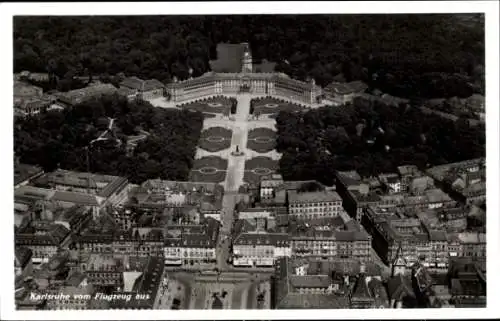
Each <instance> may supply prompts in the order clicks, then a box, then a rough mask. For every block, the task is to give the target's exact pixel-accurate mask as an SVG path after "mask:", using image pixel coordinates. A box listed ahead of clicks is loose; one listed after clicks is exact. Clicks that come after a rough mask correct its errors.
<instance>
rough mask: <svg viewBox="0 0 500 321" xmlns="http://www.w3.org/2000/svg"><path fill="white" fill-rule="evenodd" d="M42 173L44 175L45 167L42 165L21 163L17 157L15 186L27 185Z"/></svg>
mask: <svg viewBox="0 0 500 321" xmlns="http://www.w3.org/2000/svg"><path fill="white" fill-rule="evenodd" d="M41 175H43V169H42V168H41V167H39V166H35V165H28V164H21V163H19V161H18V159H17V158H16V161H15V163H14V188H18V187H20V186H25V185H27V184H29V183H30V182H31V181H32V180H35V179H36V178H38V177H40V176H41Z"/></svg>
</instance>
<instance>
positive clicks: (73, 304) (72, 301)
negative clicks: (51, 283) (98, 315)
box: [46, 285, 94, 310]
mask: <svg viewBox="0 0 500 321" xmlns="http://www.w3.org/2000/svg"><path fill="white" fill-rule="evenodd" d="M46 293H47V294H54V295H57V294H59V293H63V294H64V297H62V298H61V299H60V300H47V310H86V309H88V304H89V302H90V299H91V297H92V296H93V294H94V288H93V286H92V285H87V286H85V287H76V286H70V285H65V286H62V287H57V288H53V289H51V290H49V291H46Z"/></svg>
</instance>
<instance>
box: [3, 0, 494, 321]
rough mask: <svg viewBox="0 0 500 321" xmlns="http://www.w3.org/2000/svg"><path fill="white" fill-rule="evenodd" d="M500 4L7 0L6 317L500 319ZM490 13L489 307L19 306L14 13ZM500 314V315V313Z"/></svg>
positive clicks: (4, 239)
mask: <svg viewBox="0 0 500 321" xmlns="http://www.w3.org/2000/svg"><path fill="white" fill-rule="evenodd" d="M498 11H499V6H498V2H497V1H467V2H466V1H442V2H431V1H423V2H402V1H398V2H382V1H380V2H374V1H373V2H355V3H353V2H333V1H330V2H265V3H263V2H260V3H259V2H204V3H203V2H198V3H195V4H193V3H186V2H183V3H159V2H158V3H22V4H19V3H18V4H14V3H3V4H0V43H1V44H2V45H3V46H4V49H3V50H2V51H1V52H2V59H1V63H0V66H1V67H0V68H1V69H0V72H1V74H0V80H1V86H0V90H1V92H2V95H1V96H0V97H1V98H0V99H1V100H2V106H1V113H2V117H1V118H0V121H2V123H3V124H2V126H0V131H1V132H2V135H1V137H2V139H1V143H0V144H1V147H2V151H3V152H4V154H5V155H6V157H4V158H2V166H1V171H2V176H1V177H2V185H1V189H2V190H1V191H2V193H1V195H2V200H3V203H2V205H3V208H4V209H5V210H4V211H3V212H4V213H3V214H2V215H3V221H2V224H1V226H0V228H1V229H2V232H1V233H0V237H1V238H2V242H1V244H2V245H3V248H2V254H3V255H2V258H3V262H2V265H1V272H2V274H1V275H2V281H1V284H2V287H1V290H0V291H1V299H0V304H1V305H0V313H1V315H0V319H9V320H10V319H38V320H40V319H52V320H61V319H75V320H78V319H92V320H106V319H122V320H130V319H177V320H184V319H233V320H234V319H247V320H250V319H259V320H263V319H264V320H265V319H307V318H314V319H332V318H339V319H340V318H344V319H356V318H363V319H374V318H399V319H421V318H426V319H434V318H445V319H448V318H458V319H463V318H482V317H485V318H486V317H489V318H493V317H498V316H499V313H498V312H496V311H495V305H496V304H498V302H500V296H499V290H498V286H497V285H498V284H499V277H498V274H497V273H496V272H497V268H498V265H497V263H498V251H499V244H500V238H499V233H498V228H499V227H500V220H499V218H498V209H499V206H498V199H499V197H498V196H499V189H498V182H499V178H500V177H499V172H498V166H499V164H500V160H499V153H498V149H499V139H498V138H499V137H498V135H499V132H498V128H499V127H498V120H499V112H498V108H499V99H498V89H499V88H500V85H499V83H498V70H499V65H498V57H499V52H498V39H499V33H498V30H499V24H498V19H499V18H498V17H499V15H498ZM459 12H484V13H486V39H487V40H486V61H487V62H486V70H487V73H486V93H487V94H486V106H487V107H486V109H487V115H488V117H487V155H486V156H487V163H488V167H487V176H488V180H487V203H488V205H487V207H488V211H487V213H488V215H487V216H488V233H487V251H488V262H487V266H488V272H489V273H488V308H486V309H436V310H434V309H424V310H418V309H412V310H369V311H366V312H365V311H364V310H271V311H269V310H217V311H216V310H204V311H197V310H183V311H161V310H158V311H154V310H151V311H143V310H140V311H133V310H113V311H15V310H13V307H14V298H13V293H14V278H13V273H12V272H13V266H12V262H13V258H14V253H13V244H12V243H13V228H12V226H13V215H12V200H13V189H12V186H13V175H12V168H13V159H12V154H11V151H12V150H13V146H12V130H13V128H12V117H13V112H12V108H11V106H12V98H11V97H12V94H13V93H12V91H13V89H12V88H13V81H12V70H13V68H12V62H13V59H12V43H13V42H12V16H14V15H118V14H121V15H148V14H149V15H156V14H186V15H192V14H262V13H266V14H270V13H272V14H294V13H302V14H307V13H310V14H313V13H323V14H324V13H332V14H333V13H386V14H387V13H459ZM495 312H496V313H495Z"/></svg>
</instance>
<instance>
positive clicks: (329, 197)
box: [288, 190, 342, 203]
mask: <svg viewBox="0 0 500 321" xmlns="http://www.w3.org/2000/svg"><path fill="white" fill-rule="evenodd" d="M288 201H289V202H290V203H313V202H340V201H342V198H341V197H340V196H339V194H338V193H337V192H334V191H323V192H303V193H298V192H297V191H294V190H290V191H288Z"/></svg>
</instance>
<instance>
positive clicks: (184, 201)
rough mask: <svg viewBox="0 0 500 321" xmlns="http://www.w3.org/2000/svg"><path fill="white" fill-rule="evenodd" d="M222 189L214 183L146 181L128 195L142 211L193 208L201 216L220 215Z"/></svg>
mask: <svg viewBox="0 0 500 321" xmlns="http://www.w3.org/2000/svg"><path fill="white" fill-rule="evenodd" d="M223 194H224V188H223V187H222V186H221V185H219V184H216V183H196V182H181V181H164V180H159V179H155V180H148V181H146V182H144V183H143V184H142V185H141V186H140V187H139V188H138V189H136V190H135V191H133V192H131V193H130V197H131V199H134V202H136V206H137V207H140V208H143V209H146V208H148V209H165V208H181V207H186V206H193V207H195V208H196V209H197V210H198V211H199V213H200V214H201V216H210V215H216V216H217V215H220V214H221V210H222V197H223Z"/></svg>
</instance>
